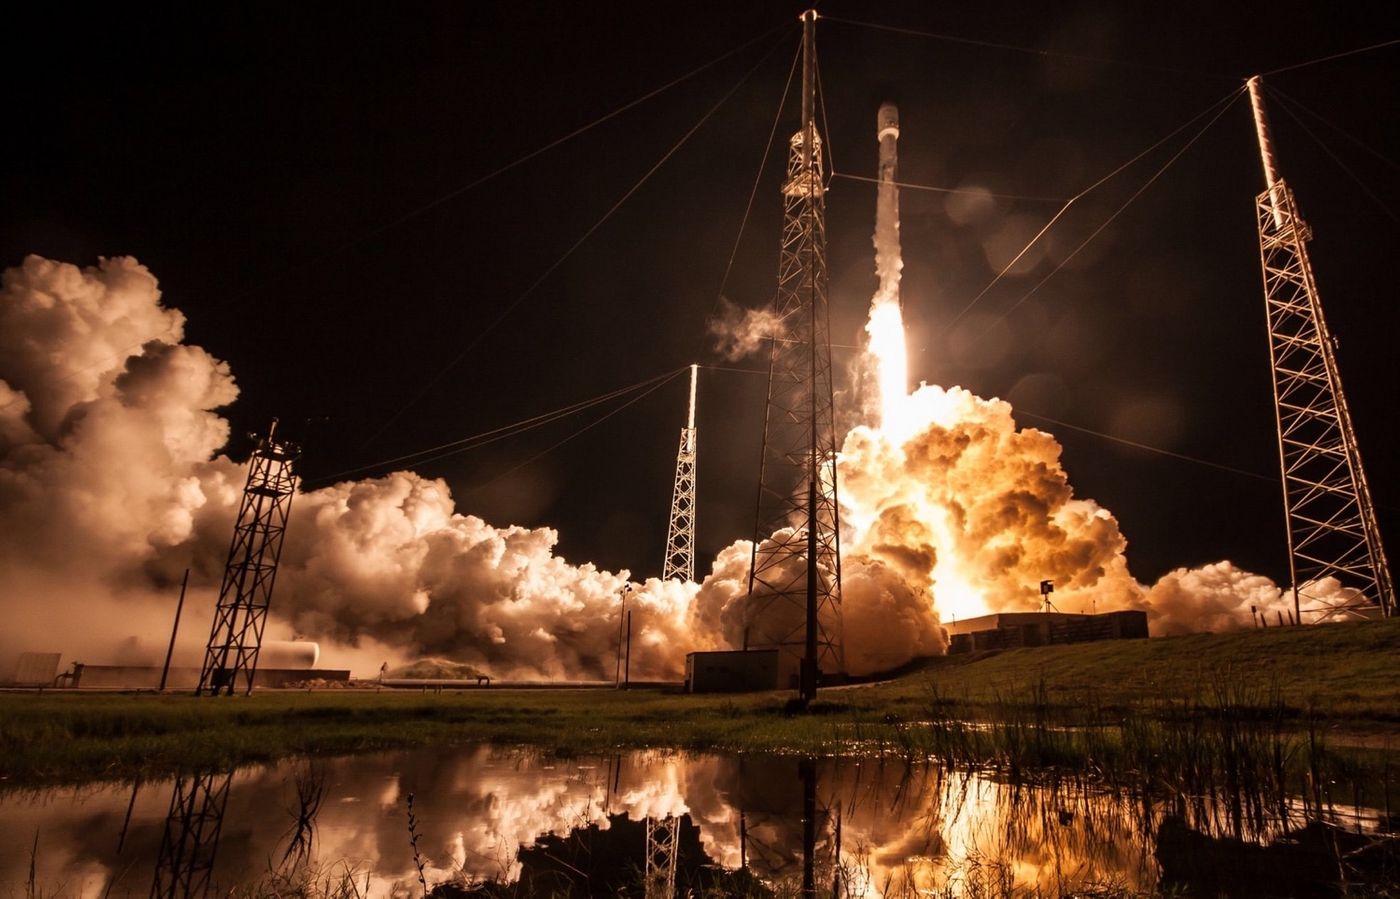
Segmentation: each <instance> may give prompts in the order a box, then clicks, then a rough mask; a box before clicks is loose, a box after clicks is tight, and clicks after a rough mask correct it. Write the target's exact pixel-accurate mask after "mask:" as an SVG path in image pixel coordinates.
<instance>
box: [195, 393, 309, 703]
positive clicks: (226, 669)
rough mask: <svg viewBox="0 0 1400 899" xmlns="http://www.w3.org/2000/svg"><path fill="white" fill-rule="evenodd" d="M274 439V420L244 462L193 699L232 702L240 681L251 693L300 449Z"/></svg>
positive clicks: (290, 502) (293, 491) (275, 421)
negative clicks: (245, 468) (217, 697)
mask: <svg viewBox="0 0 1400 899" xmlns="http://www.w3.org/2000/svg"><path fill="white" fill-rule="evenodd" d="M276 434H277V420H276V419H273V421H272V427H271V428H269V429H268V432H267V436H266V437H264V438H263V439H261V440H260V441H258V445H257V448H256V449H254V450H253V456H252V458H251V459H250V460H249V462H248V483H247V485H246V486H245V487H244V488H243V503H242V505H241V506H240V507H239V509H238V520H237V521H236V522H235V523H234V526H233V542H232V543H230V544H229V549H228V562H227V564H226V565H225V566H224V580H223V585H222V586H221V587H220V588H219V604H218V606H216V607H215V609H214V623H213V626H212V627H210V629H209V644H208V646H207V647H206V649H205V652H204V665H203V666H202V668H201V670H200V675H199V686H198V687H196V688H195V695H201V694H204V693H208V694H209V695H218V694H219V693H221V692H222V693H225V694H227V695H229V696H232V695H233V691H234V689H235V688H236V687H237V686H238V685H239V682H240V681H241V682H242V686H243V689H244V690H245V692H247V693H252V692H253V674H254V672H256V671H257V668H258V653H259V652H260V651H261V649H262V637H263V628H264V627H265V626H266V625H267V610H268V606H269V605H270V604H271V602H272V588H273V585H274V584H275V583H276V581H277V562H278V560H279V559H280V558H281V555H282V538H283V537H284V536H285V535H286V531H287V516H288V515H289V514H290V513H291V509H292V497H293V495H295V493H296V474H295V473H294V472H293V470H292V466H293V463H294V462H295V461H296V460H297V458H298V456H300V454H301V450H300V448H299V447H297V446H296V445H295V444H292V443H287V442H285V441H279V440H277V439H276Z"/></svg>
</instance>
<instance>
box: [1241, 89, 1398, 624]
mask: <svg viewBox="0 0 1400 899" xmlns="http://www.w3.org/2000/svg"><path fill="white" fill-rule="evenodd" d="M1249 99H1250V101H1251V103H1252V104H1253V107H1254V125H1255V130H1256V132H1257V134H1258V136H1259V153H1260V156H1261V158H1262V160H1263V163H1264V181H1265V183H1266V185H1267V187H1266V189H1265V190H1264V192H1263V193H1261V194H1260V195H1259V196H1258V198H1257V200H1256V205H1257V213H1258V224H1259V256H1260V261H1261V263H1262V266H1263V271H1264V303H1265V306H1266V309H1267V312H1268V319H1269V358H1270V361H1271V363H1272V365H1273V375H1274V411H1275V416H1276V420H1277V424H1278V446H1279V462H1280V465H1281V467H1282V470H1283V507H1284V517H1285V521H1286V525H1287V532H1288V567H1289V576H1290V578H1291V581H1292V585H1293V587H1292V590H1293V608H1294V613H1295V614H1296V615H1297V616H1298V620H1300V621H1301V620H1302V617H1301V616H1302V615H1303V614H1309V615H1311V616H1313V619H1314V620H1317V621H1324V620H1328V619H1332V618H1338V617H1353V616H1355V617H1365V616H1366V615H1368V614H1370V613H1372V612H1373V611H1375V610H1376V609H1377V607H1379V611H1380V614H1381V615H1383V616H1386V617H1389V616H1390V615H1393V614H1394V613H1395V588H1394V585H1393V584H1392V582H1391V578H1390V569H1389V567H1388V565H1387V562H1386V558H1385V549H1384V548H1383V547H1382V546H1381V534H1380V529H1379V527H1378V526H1377V524H1376V513H1375V508H1374V507H1373V505H1372V503H1371V491H1370V488H1369V487H1367V485H1366V472H1365V470H1364V469H1363V468H1362V465H1361V450H1360V448H1359V447H1358V446H1357V442H1356V432H1355V431H1354V430H1353V428H1352V423H1351V413H1350V412H1349V411H1348V410H1347V403H1346V397H1345V396H1344V395H1343V394H1342V376H1341V372H1340V371H1339V370H1338V368H1337V356H1336V352H1337V344H1336V340H1335V339H1334V338H1333V337H1332V336H1331V334H1330V333H1329V332H1328V330H1327V322H1326V320H1325V319H1324V318H1323V315H1322V300H1321V298H1320V297H1319V296H1318V292H1317V283H1316V281H1314V280H1313V270H1312V263H1311V262H1310V261H1309V259H1308V248H1307V241H1308V240H1309V239H1311V237H1312V232H1311V231H1310V230H1309V229H1308V226H1307V224H1306V223H1305V222H1304V221H1303V219H1302V216H1301V215H1299V213H1298V207H1297V204H1296V203H1295V202H1294V199H1293V191H1292V190H1290V189H1289V187H1288V185H1287V184H1286V183H1284V180H1283V178H1282V177H1280V176H1279V173H1278V167H1277V164H1276V163H1275V161H1274V150H1273V140H1272V137H1271V135H1270V133H1269V121H1268V117H1267V115H1266V113H1265V109H1264V97H1263V92H1262V89H1261V84H1260V81H1259V76H1257V75H1256V76H1255V77H1253V78H1251V79H1249ZM1325 578H1335V579H1336V580H1337V581H1338V582H1339V583H1340V584H1341V587H1342V590H1341V591H1339V592H1331V591H1328V592H1323V591H1322V590H1320V589H1319V588H1320V587H1321V586H1322V581H1323V579H1325ZM1304 601H1306V602H1307V605H1308V608H1306V609H1304V608H1303V604H1304Z"/></svg>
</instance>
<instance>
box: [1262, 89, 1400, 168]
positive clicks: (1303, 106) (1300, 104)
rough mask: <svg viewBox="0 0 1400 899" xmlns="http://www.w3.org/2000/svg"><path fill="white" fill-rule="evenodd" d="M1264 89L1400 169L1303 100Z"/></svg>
mask: <svg viewBox="0 0 1400 899" xmlns="http://www.w3.org/2000/svg"><path fill="white" fill-rule="evenodd" d="M1264 89H1265V90H1267V91H1268V92H1269V94H1270V95H1271V96H1275V97H1279V98H1280V99H1283V100H1287V101H1288V102H1289V103H1292V104H1293V105H1294V106H1296V107H1298V108H1299V109H1301V110H1302V111H1303V112H1306V113H1307V114H1308V115H1310V116H1312V117H1313V118H1315V119H1317V120H1318V121H1319V122H1321V123H1322V124H1324V125H1326V126H1327V127H1329V128H1331V129H1332V130H1333V131H1336V132H1337V133H1338V134H1340V135H1341V136H1342V137H1345V138H1346V139H1347V140H1349V141H1351V142H1352V143H1354V144H1356V145H1357V146H1358V147H1360V148H1361V149H1363V150H1365V151H1366V152H1367V153H1370V154H1371V155H1372V156H1374V157H1376V158H1377V159H1379V160H1380V161H1381V162H1383V163H1385V164H1386V165H1388V166H1390V167H1391V168H1393V169H1400V163H1397V162H1396V161H1395V160H1393V159H1391V158H1390V157H1389V156H1386V155H1385V154H1384V153H1382V152H1380V151H1379V150H1377V149H1376V148H1375V147H1372V146H1371V145H1370V144H1368V143H1366V142H1365V141H1363V140H1361V139H1360V138H1359V137H1356V136H1355V135H1353V134H1351V133H1350V132H1348V131H1346V130H1345V129H1343V128H1342V126H1341V125H1338V124H1337V123H1336V122H1334V121H1332V120H1331V119H1329V118H1327V117H1326V116H1323V115H1322V114H1321V113H1318V112H1317V111H1315V110H1313V109H1309V108H1308V106H1307V105H1306V104H1305V103H1303V101H1302V100H1299V99H1298V98H1297V97H1290V96H1289V95H1288V94H1285V93H1284V92H1283V91H1281V90H1279V89H1278V88H1277V87H1275V86H1274V85H1272V84H1266V85H1264Z"/></svg>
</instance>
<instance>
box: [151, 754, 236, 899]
mask: <svg viewBox="0 0 1400 899" xmlns="http://www.w3.org/2000/svg"><path fill="white" fill-rule="evenodd" d="M232 780H233V772H231V771H227V772H218V771H204V772H197V773H195V774H189V775H186V774H181V775H180V776H179V777H177V778H175V785H174V786H173V787H172V788H171V791H170V811H169V812H168V813H167V814H166V816H165V829H164V830H163V831H162V832H161V836H160V853H159V855H158V856H157V857H156V873H155V878H154V879H153V880H152V882H151V899H200V897H202V896H204V895H206V894H207V893H208V892H209V877H210V874H212V873H213V870H214V857H215V855H216V854H217V853H218V850H219V834H220V833H221V832H222V831H223V827H224V809H225V808H226V807H227V805H228V788H229V784H230V783H231V782H232Z"/></svg>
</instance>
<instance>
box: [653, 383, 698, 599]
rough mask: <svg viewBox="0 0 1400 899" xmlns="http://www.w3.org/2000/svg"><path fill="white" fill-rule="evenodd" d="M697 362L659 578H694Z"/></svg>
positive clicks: (678, 453)
mask: <svg viewBox="0 0 1400 899" xmlns="http://www.w3.org/2000/svg"><path fill="white" fill-rule="evenodd" d="M698 370H699V366H698V365H692V366H691V367H690V414H689V415H688V416H687V417H686V420H685V427H683V428H681V447H680V450H679V451H677V453H676V486H675V488H674V489H673V490H672V491H671V526H670V528H669V530H667V532H666V562H665V564H664V565H663V566H662V568H661V579H662V580H663V581H669V580H671V579H672V578H680V579H681V580H684V581H693V580H695V378H696V374H697V372H698Z"/></svg>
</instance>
